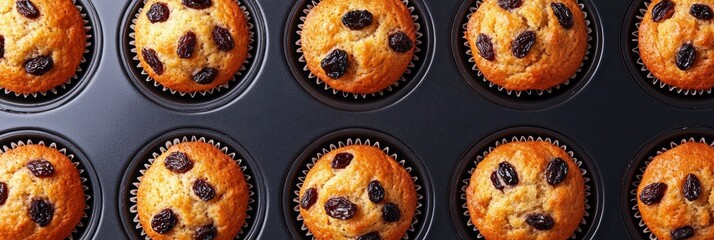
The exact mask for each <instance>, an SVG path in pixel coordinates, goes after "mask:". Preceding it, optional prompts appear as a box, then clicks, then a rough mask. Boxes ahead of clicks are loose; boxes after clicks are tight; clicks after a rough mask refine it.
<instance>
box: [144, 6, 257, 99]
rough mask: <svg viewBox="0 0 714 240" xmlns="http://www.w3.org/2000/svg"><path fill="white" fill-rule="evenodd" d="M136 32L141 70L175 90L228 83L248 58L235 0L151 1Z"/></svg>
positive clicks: (243, 21) (191, 90)
mask: <svg viewBox="0 0 714 240" xmlns="http://www.w3.org/2000/svg"><path fill="white" fill-rule="evenodd" d="M134 30H135V39H136V41H135V45H136V49H137V50H136V51H137V54H138V58H139V61H140V62H141V66H142V67H143V68H144V70H145V71H146V72H147V73H148V74H149V76H150V77H151V78H152V79H154V80H156V81H157V82H158V83H160V84H161V85H163V86H164V87H166V88H168V89H171V90H174V91H178V92H183V93H195V92H202V91H208V90H211V89H214V88H216V87H218V86H221V85H223V84H225V83H227V82H228V81H230V80H231V79H233V77H234V74H235V73H236V72H237V71H238V70H239V68H240V66H241V65H242V64H243V62H244V60H245V59H246V57H247V54H248V44H249V32H248V24H247V20H246V17H245V16H244V14H243V12H242V11H241V9H240V7H239V6H238V3H237V2H236V1H235V0H149V1H147V2H146V4H145V7H144V9H143V11H142V12H141V14H140V15H139V18H138V19H137V20H136V26H135V29H134Z"/></svg>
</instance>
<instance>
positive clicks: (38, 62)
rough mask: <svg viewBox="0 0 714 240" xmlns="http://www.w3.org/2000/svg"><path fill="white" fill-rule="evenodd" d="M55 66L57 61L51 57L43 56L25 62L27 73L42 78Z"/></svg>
mask: <svg viewBox="0 0 714 240" xmlns="http://www.w3.org/2000/svg"><path fill="white" fill-rule="evenodd" d="M54 66H55V61H54V60H52V57H51V56H48V55H43V56H38V57H36V58H30V59H28V60H27V61H25V71H26V72H27V73H29V74H31V75H35V76H42V75H44V74H45V73H47V72H49V71H50V70H52V68H53V67H54Z"/></svg>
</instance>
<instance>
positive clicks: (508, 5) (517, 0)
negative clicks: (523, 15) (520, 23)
mask: <svg viewBox="0 0 714 240" xmlns="http://www.w3.org/2000/svg"><path fill="white" fill-rule="evenodd" d="M521 4H523V2H522V1H521V0H498V6H499V7H501V8H503V9H506V10H511V9H515V8H518V7H520V6H521Z"/></svg>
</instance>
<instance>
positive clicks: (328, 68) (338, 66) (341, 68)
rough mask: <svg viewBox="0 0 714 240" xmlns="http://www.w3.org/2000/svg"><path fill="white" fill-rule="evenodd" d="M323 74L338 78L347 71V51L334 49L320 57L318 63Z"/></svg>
mask: <svg viewBox="0 0 714 240" xmlns="http://www.w3.org/2000/svg"><path fill="white" fill-rule="evenodd" d="M320 67H322V70H325V74H326V75H327V76H328V77H330V78H332V79H339V78H341V77H342V76H344V75H345V73H346V72H347V52H345V51H343V50H340V49H335V50H332V51H331V52H330V53H328V54H327V56H325V58H324V59H322V62H321V63H320Z"/></svg>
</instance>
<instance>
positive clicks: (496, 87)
mask: <svg viewBox="0 0 714 240" xmlns="http://www.w3.org/2000/svg"><path fill="white" fill-rule="evenodd" d="M576 2H577V4H578V6H579V7H580V10H582V12H583V14H584V17H585V31H586V32H587V35H588V38H587V41H586V42H587V47H586V48H585V56H584V57H583V60H582V62H581V63H580V66H579V67H578V69H577V70H576V71H575V73H574V74H573V75H572V76H570V78H568V79H567V80H565V82H563V83H561V84H558V85H556V86H553V87H551V88H548V89H546V90H523V91H520V90H509V89H506V88H504V87H502V86H499V85H497V84H495V83H493V82H491V81H490V80H488V79H486V77H485V76H484V75H483V73H482V72H481V70H479V69H478V66H476V60H475V59H474V54H473V51H472V50H471V46H470V45H469V41H468V39H467V38H466V34H462V38H463V41H464V43H463V44H464V46H466V49H468V50H466V57H467V58H468V63H469V64H473V66H472V67H471V70H472V71H475V72H476V76H477V77H478V78H480V80H481V81H483V82H485V83H487V84H488V88H489V89H492V90H496V91H498V92H501V93H505V94H506V95H508V96H512V97H521V96H523V95H527V96H546V95H548V94H553V93H554V92H555V91H557V90H560V89H561V88H565V87H567V86H570V85H571V84H574V82H575V81H578V80H581V79H579V78H582V77H583V76H579V75H580V74H581V73H582V71H583V67H585V62H587V61H588V60H590V59H591V58H593V53H594V52H593V51H592V50H591V49H592V46H593V41H594V39H595V38H594V37H593V29H592V27H591V25H592V23H591V21H590V20H589V19H588V16H590V15H591V13H590V12H588V8H587V7H586V6H585V4H584V3H583V2H582V0H576ZM481 3H483V0H476V1H474V3H473V6H471V7H469V13H468V14H466V18H465V19H463V20H462V21H463V24H462V25H461V28H462V33H464V32H466V30H467V29H468V23H469V19H470V18H471V16H472V15H473V14H474V13H475V12H476V10H478V8H479V6H481ZM475 80H477V79H475Z"/></svg>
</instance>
